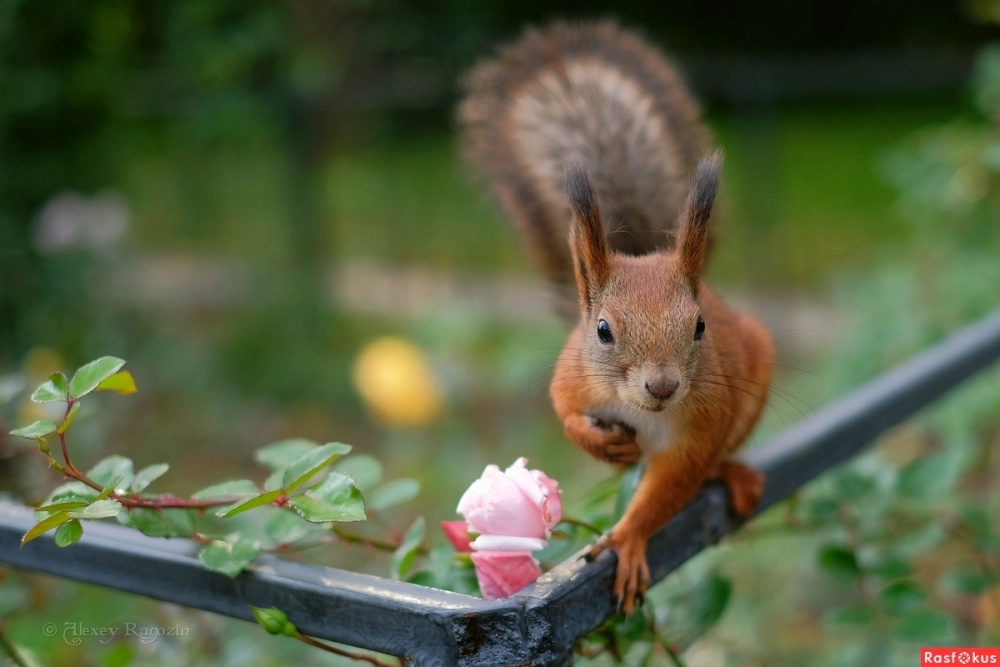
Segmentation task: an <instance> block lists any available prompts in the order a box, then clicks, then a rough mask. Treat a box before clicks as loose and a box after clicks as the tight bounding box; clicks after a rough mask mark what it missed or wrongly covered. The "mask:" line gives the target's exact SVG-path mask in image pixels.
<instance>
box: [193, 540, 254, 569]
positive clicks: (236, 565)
mask: <svg viewBox="0 0 1000 667" xmlns="http://www.w3.org/2000/svg"><path fill="white" fill-rule="evenodd" d="M258 553H260V549H258V548H257V546H256V545H255V544H253V543H251V542H247V541H244V540H239V541H237V542H236V543H235V544H233V543H231V542H225V541H223V540H212V541H211V542H210V543H209V544H208V545H207V546H205V548H203V549H202V550H201V551H200V552H199V553H198V558H199V559H200V560H201V563H202V565H204V566H205V567H207V568H208V569H209V570H213V571H214V572H221V573H222V574H224V575H226V576H227V577H235V576H236V575H238V574H239V573H240V572H242V571H243V570H244V569H246V566H247V565H249V564H250V563H252V562H253V559H254V558H256V557H257V554H258Z"/></svg>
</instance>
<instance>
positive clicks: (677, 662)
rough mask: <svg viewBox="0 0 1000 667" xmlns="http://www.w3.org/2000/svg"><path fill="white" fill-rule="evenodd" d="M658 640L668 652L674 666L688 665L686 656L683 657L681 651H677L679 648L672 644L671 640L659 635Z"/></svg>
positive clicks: (664, 650)
mask: <svg viewBox="0 0 1000 667" xmlns="http://www.w3.org/2000/svg"><path fill="white" fill-rule="evenodd" d="M658 640H659V641H658V642H657V644H658V645H659V646H660V648H662V649H663V652H664V653H666V654H667V657H669V658H670V661H671V662H672V663H674V667H687V663H685V662H684V658H682V657H681V655H680V653H678V652H677V649H675V648H674V647H673V646H671V645H670V642H668V641H667V640H666V639H664V638H663V637H658Z"/></svg>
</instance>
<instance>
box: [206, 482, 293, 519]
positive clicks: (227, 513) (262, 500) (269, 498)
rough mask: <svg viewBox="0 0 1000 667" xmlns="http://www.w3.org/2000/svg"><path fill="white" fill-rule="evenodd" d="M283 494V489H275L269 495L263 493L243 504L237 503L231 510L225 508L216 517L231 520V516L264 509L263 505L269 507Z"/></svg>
mask: <svg viewBox="0 0 1000 667" xmlns="http://www.w3.org/2000/svg"><path fill="white" fill-rule="evenodd" d="M281 494H282V490H281V489H275V490H274V491H269V492H267V493H262V494H260V495H259V496H253V497H251V498H248V499H247V500H244V501H243V502H240V503H237V504H236V505H233V506H232V507H229V508H223V509H221V510H219V511H218V512H216V513H215V514H216V516H221V517H225V518H229V517H231V516H236V515H237V514H242V513H243V512H246V511H247V510H252V509H253V508H255V507H262V506H263V505H269V504H270V503H272V502H274V501H275V500H277V499H278V498H279V497H280V496H281Z"/></svg>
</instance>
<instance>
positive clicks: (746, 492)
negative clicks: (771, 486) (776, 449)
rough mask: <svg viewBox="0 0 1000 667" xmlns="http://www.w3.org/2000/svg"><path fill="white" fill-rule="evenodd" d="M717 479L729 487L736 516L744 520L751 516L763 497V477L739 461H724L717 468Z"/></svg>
mask: <svg viewBox="0 0 1000 667" xmlns="http://www.w3.org/2000/svg"><path fill="white" fill-rule="evenodd" d="M719 477H720V478H721V479H722V481H723V482H725V484H726V486H727V487H729V496H730V498H731V499H732V505H733V509H734V510H735V511H736V514H737V516H739V517H740V518H741V519H746V518H747V517H749V516H750V515H751V514H753V511H754V510H755V509H756V508H757V505H758V503H760V499H761V497H762V496H763V495H764V475H763V474H761V473H759V472H757V471H756V470H754V469H753V468H751V467H749V466H747V465H745V464H743V463H740V462H739V461H725V462H723V464H722V466H721V467H720V468H719Z"/></svg>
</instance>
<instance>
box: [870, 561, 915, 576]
mask: <svg viewBox="0 0 1000 667" xmlns="http://www.w3.org/2000/svg"><path fill="white" fill-rule="evenodd" d="M869 571H870V572H871V573H872V574H874V575H875V576H878V577H882V578H883V579H901V578H902V577H908V576H910V574H911V573H912V572H913V568H912V567H910V564H909V563H907V562H906V561H905V560H904V559H902V558H899V557H896V556H886V557H885V558H883V559H882V560H880V561H878V562H877V563H875V564H874V565H872V566H871V568H870V570H869Z"/></svg>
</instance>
